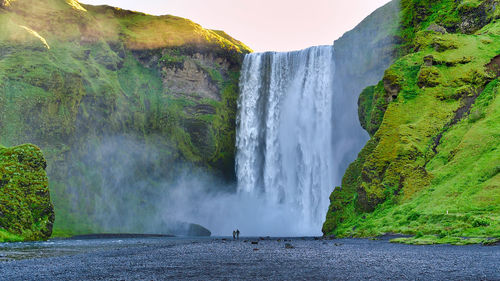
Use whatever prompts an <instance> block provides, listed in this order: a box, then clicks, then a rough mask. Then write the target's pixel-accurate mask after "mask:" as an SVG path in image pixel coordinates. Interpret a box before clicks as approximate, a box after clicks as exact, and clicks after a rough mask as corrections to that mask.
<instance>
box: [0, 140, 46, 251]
mask: <svg viewBox="0 0 500 281" xmlns="http://www.w3.org/2000/svg"><path fill="white" fill-rule="evenodd" d="M46 167H47V163H46V162H45V158H44V157H43V154H42V152H41V151H40V149H39V148H38V147H36V146H33V145H21V146H17V147H12V148H5V147H0V242H6V241H27V240H43V239H48V238H49V237H50V235H51V234H52V225H53V223H54V209H53V206H52V203H51V201H50V194H49V188H48V179H47V174H46V172H45V168H46Z"/></svg>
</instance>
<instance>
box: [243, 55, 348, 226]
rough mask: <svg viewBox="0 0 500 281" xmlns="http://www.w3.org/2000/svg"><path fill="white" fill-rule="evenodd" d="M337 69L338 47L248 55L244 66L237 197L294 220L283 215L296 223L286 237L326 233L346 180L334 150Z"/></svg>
mask: <svg viewBox="0 0 500 281" xmlns="http://www.w3.org/2000/svg"><path fill="white" fill-rule="evenodd" d="M334 70H335V66H334V59H333V46H319V47H312V48H309V49H306V50H302V51H297V52H289V53H256V54H250V55H247V56H246V57H245V61H244V63H243V70H242V77H241V81H240V86H241V95H240V99H239V102H238V108H239V113H238V121H237V122H238V129H237V139H236V146H237V156H236V171H237V177H238V192H239V193H240V195H242V196H245V194H248V195H251V196H253V197H259V198H260V199H261V200H263V201H264V202H262V203H263V204H264V205H266V206H268V207H267V208H268V209H269V206H275V208H276V210H278V209H279V210H280V213H281V214H284V215H285V216H292V217H283V218H277V219H278V220H281V221H292V224H293V225H292V229H290V230H291V232H292V233H287V234H293V235H318V234H320V233H321V225H322V223H323V220H324V216H325V214H326V211H327V208H328V204H329V201H328V198H329V195H330V193H331V192H332V190H333V188H334V186H335V184H338V183H339V181H340V179H339V175H337V173H336V171H337V170H338V165H339V163H338V162H339V161H336V160H335V159H336V155H334V153H333V151H334V141H333V129H334V120H332V119H333V112H332V111H333V103H334V102H335V97H334V90H333V78H334ZM340 158H342V157H340ZM340 158H339V159H340ZM256 207H258V206H256ZM283 210H286V211H285V212H283ZM269 215H273V214H269ZM293 216H294V217H293Z"/></svg>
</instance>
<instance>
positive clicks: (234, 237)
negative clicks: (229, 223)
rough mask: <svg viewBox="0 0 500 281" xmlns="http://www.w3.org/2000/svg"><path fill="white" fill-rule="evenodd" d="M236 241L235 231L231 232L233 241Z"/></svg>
mask: <svg viewBox="0 0 500 281" xmlns="http://www.w3.org/2000/svg"><path fill="white" fill-rule="evenodd" d="M234 239H236V231H234V230H233V240H234Z"/></svg>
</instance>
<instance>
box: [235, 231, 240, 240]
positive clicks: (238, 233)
mask: <svg viewBox="0 0 500 281" xmlns="http://www.w3.org/2000/svg"><path fill="white" fill-rule="evenodd" d="M236 239H240V230H239V229H236Z"/></svg>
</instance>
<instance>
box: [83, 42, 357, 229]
mask: <svg viewBox="0 0 500 281" xmlns="http://www.w3.org/2000/svg"><path fill="white" fill-rule="evenodd" d="M333 54H334V48H333V46H318V47H312V48H309V49H305V50H302V51H296V52H286V53H275V52H268V53H253V54H249V55H247V56H246V57H245V60H244V64H243V69H242V74H241V80H240V87H241V93H240V98H239V101H238V117H237V137H236V146H237V155H236V167H235V168H236V175H237V179H238V180H237V183H235V184H233V185H231V184H227V183H224V182H221V181H220V180H218V179H217V177H216V176H214V175H211V174H210V173H209V172H207V171H206V170H203V169H200V168H196V167H193V166H192V165H189V164H186V163H175V164H172V163H174V162H169V161H163V160H161V159H159V156H158V155H165V151H163V150H159V149H157V148H154V146H145V145H144V144H143V143H141V142H140V141H139V140H137V139H134V138H131V137H128V136H120V137H114V138H111V139H109V140H107V141H106V142H107V144H105V145H101V146H100V147H99V149H98V150H97V151H95V153H94V154H95V155H92V156H91V157H90V158H91V160H89V161H90V162H89V163H93V164H92V165H94V166H95V167H96V170H98V171H100V172H99V173H101V174H102V175H101V178H104V182H100V183H97V184H96V186H101V188H98V190H97V191H96V194H97V196H96V197H97V200H95V205H94V208H95V210H93V211H92V212H93V213H94V216H93V217H94V218H93V220H94V221H95V222H97V223H98V225H99V226H100V230H101V231H104V232H110V231H118V232H147V233H166V232H171V231H172V229H175V228H178V226H179V223H181V224H180V225H181V226H183V225H184V226H185V225H186V224H184V223H195V224H200V225H202V226H204V227H206V228H208V229H209V230H210V231H211V232H212V235H217V236H228V235H231V233H232V231H233V230H235V229H239V230H240V231H241V233H242V235H244V236H316V235H321V227H322V223H323V221H324V219H325V215H326V211H327V209H328V204H329V195H330V193H331V192H332V191H333V189H334V187H335V186H338V185H340V182H341V178H342V175H343V173H344V171H345V169H346V168H347V165H348V164H349V163H351V162H352V161H353V160H354V159H355V157H356V154H357V153H358V152H359V150H360V149H361V147H362V146H363V145H364V142H365V141H366V139H367V136H365V135H366V133H364V132H363V130H362V129H361V127H360V125H359V122H358V119H357V96H345V95H342V91H341V90H339V89H341V87H339V85H336V84H335V83H334V81H335V79H334V76H335V72H336V71H338V70H336V69H335V62H334V56H333ZM342 83H347V82H346V81H343V82H342ZM339 84H341V83H339ZM106 142H104V143H106ZM110 160H112V162H110ZM96 163H97V164H96ZM165 163H168V164H165ZM165 174H168V176H166V175H165ZM167 178H168V180H167Z"/></svg>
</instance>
